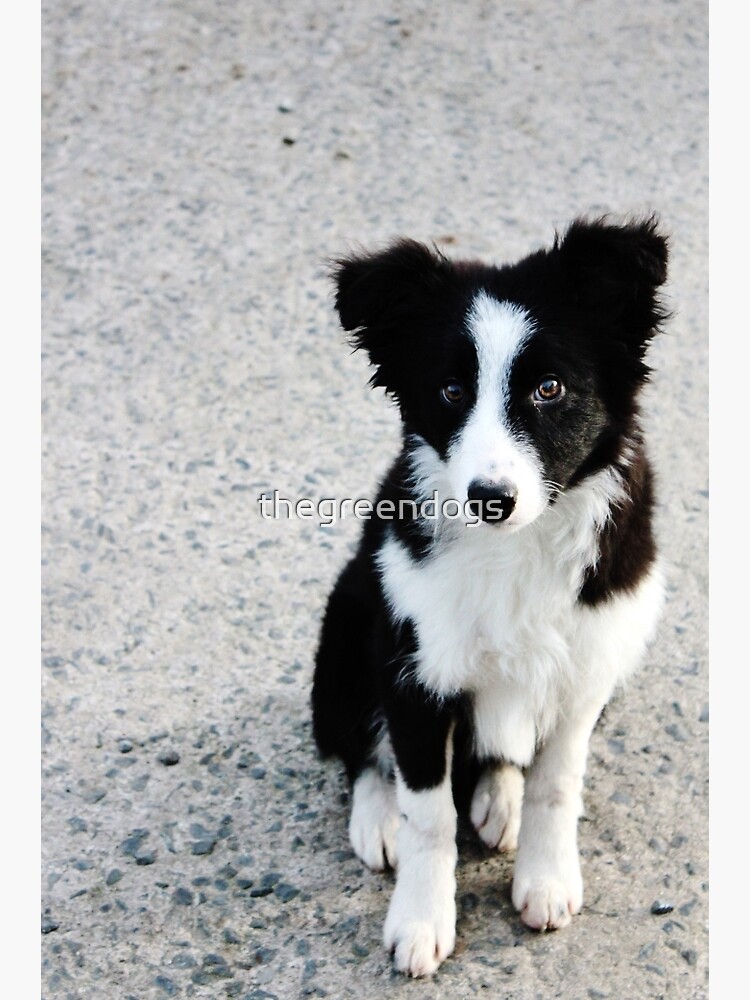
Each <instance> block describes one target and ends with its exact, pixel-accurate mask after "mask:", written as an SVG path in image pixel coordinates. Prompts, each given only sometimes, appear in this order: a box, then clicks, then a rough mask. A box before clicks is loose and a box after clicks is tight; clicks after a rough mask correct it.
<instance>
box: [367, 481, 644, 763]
mask: <svg viewBox="0 0 750 1000" xmlns="http://www.w3.org/2000/svg"><path fill="white" fill-rule="evenodd" d="M620 500H621V489H620V484H619V482H618V480H617V478H616V476H615V474H613V473H612V472H610V471H606V470H605V471H604V472H602V473H599V474H597V475H596V476H594V477H592V478H591V479H590V480H588V481H587V482H586V483H584V484H582V485H581V486H580V487H578V488H577V489H575V490H573V491H571V492H569V493H567V494H564V495H562V496H561V497H560V498H559V500H558V502H557V503H556V504H555V505H554V506H552V507H549V508H548V509H547V510H546V511H545V512H544V513H543V514H542V515H541V516H540V517H539V518H538V519H537V520H536V521H535V522H534V523H533V524H531V525H529V526H527V527H525V528H523V529H521V530H520V531H518V532H516V533H507V532H506V531H505V530H504V529H503V527H502V526H491V525H485V524H480V525H478V526H476V527H465V526H463V525H459V524H455V525H452V526H451V530H450V531H449V532H446V533H445V535H443V536H442V537H441V538H440V541H439V543H438V544H437V545H436V546H435V549H434V551H433V553H432V554H431V555H430V557H429V558H427V559H425V560H424V561H422V562H415V561H414V560H413V559H412V558H411V556H410V554H409V552H408V550H407V549H406V548H405V547H404V546H403V545H402V544H401V543H400V542H398V541H397V540H396V539H395V537H394V536H390V537H389V538H388V539H387V540H386V542H385V544H384V545H383V548H382V549H381V552H380V554H379V557H378V562H379V566H380V570H381V574H382V581H383V586H384V590H385V593H386V596H387V599H388V601H389V604H390V606H391V609H392V611H393V614H394V615H395V617H396V618H397V619H399V620H407V619H408V620H410V621H411V622H412V623H413V625H414V628H415V630H416V635H417V639H418V647H419V651H418V659H417V664H416V670H417V674H418V677H419V679H420V681H421V682H422V683H423V684H424V685H425V686H426V687H427V688H428V689H430V690H431V691H433V692H435V693H436V694H438V695H439V696H443V697H449V696H452V695H457V694H459V693H464V694H469V695H471V696H472V698H473V704H474V716H475V730H476V740H477V744H478V745H477V749H478V751H479V752H480V754H485V755H488V756H499V757H503V758H505V759H508V760H511V761H513V762H515V763H517V764H520V765H526V764H528V763H529V762H530V761H531V759H532V757H533V754H534V750H535V747H536V745H537V743H538V741H539V740H540V739H543V738H544V736H545V734H546V733H548V732H549V731H550V729H551V728H552V727H553V726H554V723H555V720H556V719H557V717H558V715H559V713H560V712H566V711H571V710H574V706H575V703H576V702H577V701H579V700H581V699H585V700H588V698H589V697H601V698H602V701H604V700H606V699H607V698H608V697H609V694H610V693H611V691H612V688H613V687H614V685H615V684H616V683H617V682H618V681H619V680H620V679H622V677H623V676H624V675H626V674H627V673H629V672H630V671H631V670H632V669H633V668H634V667H635V666H636V665H637V663H638V660H639V659H640V656H641V655H642V652H643V647H644V645H645V642H646V641H647V639H648V638H649V637H650V634H651V632H652V631H653V627H654V624H655V621H656V617H657V614H658V610H659V605H660V594H661V586H660V579H659V577H658V574H656V573H655V572H654V573H652V574H651V575H650V576H649V577H648V578H647V579H645V580H644V581H643V582H642V583H641V585H640V586H639V587H638V588H637V590H636V591H635V592H633V593H629V594H627V595H622V596H618V597H617V598H614V599H610V600H609V601H607V602H605V604H603V605H602V606H600V607H596V608H589V607H586V606H583V605H581V604H580V603H579V602H578V601H577V595H578V592H579V589H580V585H581V581H582V577H583V573H584V571H585V569H586V568H587V567H589V566H591V565H592V564H593V563H594V562H595V560H596V553H597V544H596V543H597V535H598V533H599V531H600V530H601V528H602V526H603V525H604V523H605V522H606V520H607V518H608V516H609V513H610V509H611V504H612V503H614V502H618V501H620Z"/></svg>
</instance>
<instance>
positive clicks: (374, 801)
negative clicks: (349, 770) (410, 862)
mask: <svg viewBox="0 0 750 1000" xmlns="http://www.w3.org/2000/svg"><path fill="white" fill-rule="evenodd" d="M352 800H353V801H352V815H351V818H350V820H349V840H350V841H351V845H352V847H353V848H354V852H355V854H356V855H357V856H358V857H359V858H361V859H362V861H364V863H365V864H366V865H367V866H368V868H372V869H373V871H382V870H383V869H384V868H385V866H386V865H387V864H388V865H390V866H391V868H395V867H396V834H397V832H398V827H399V819H400V818H399V813H398V806H397V805H396V790H395V787H394V786H393V784H392V783H391V782H388V781H386V779H385V778H383V777H382V775H381V774H380V773H379V772H378V771H377V770H376V769H375V768H368V769H367V770H365V771H363V772H362V774H360V776H359V777H358V778H357V780H356V782H355V784H354V790H353V793H352Z"/></svg>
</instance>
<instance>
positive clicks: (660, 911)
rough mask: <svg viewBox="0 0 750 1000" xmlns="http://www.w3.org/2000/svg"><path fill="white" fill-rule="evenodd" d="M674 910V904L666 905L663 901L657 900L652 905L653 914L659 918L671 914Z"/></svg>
mask: <svg viewBox="0 0 750 1000" xmlns="http://www.w3.org/2000/svg"><path fill="white" fill-rule="evenodd" d="M673 909H674V905H673V904H672V903H666V902H665V901H664V900H663V899H655V900H654V902H653V903H652V904H651V912H652V913H654V914H656V915H657V916H663V915H664V914H665V913H671V912H672V910H673Z"/></svg>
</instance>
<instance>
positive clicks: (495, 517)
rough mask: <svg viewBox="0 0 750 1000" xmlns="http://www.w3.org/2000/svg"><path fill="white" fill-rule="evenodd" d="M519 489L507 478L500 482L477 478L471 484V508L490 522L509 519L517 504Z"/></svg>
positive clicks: (478, 515)
mask: <svg viewBox="0 0 750 1000" xmlns="http://www.w3.org/2000/svg"><path fill="white" fill-rule="evenodd" d="M517 499H518V490H517V489H516V487H515V486H514V485H513V483H511V482H510V481H509V480H507V479H501V480H500V482H498V483H491V482H487V481H486V480H484V479H475V480H474V481H473V482H472V483H471V484H470V485H469V509H470V510H471V512H472V513H473V514H475V515H476V516H477V517H481V519H482V520H483V521H487V522H489V523H490V524H492V523H493V522H494V523H499V522H500V521H507V520H508V518H509V517H510V515H511V514H512V513H513V510H514V508H515V506H516V500H517Z"/></svg>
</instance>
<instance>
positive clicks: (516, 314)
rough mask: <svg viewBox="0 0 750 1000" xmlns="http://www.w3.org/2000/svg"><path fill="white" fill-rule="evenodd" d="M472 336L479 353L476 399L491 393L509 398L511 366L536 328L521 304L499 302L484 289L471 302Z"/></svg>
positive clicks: (469, 314) (504, 399) (468, 324)
mask: <svg viewBox="0 0 750 1000" xmlns="http://www.w3.org/2000/svg"><path fill="white" fill-rule="evenodd" d="M466 322H467V326H468V332H469V336H470V337H471V339H472V340H473V342H474V346H475V348H476V352H477V361H478V368H479V370H478V374H477V401H478V402H479V401H483V400H484V399H487V398H488V396H494V398H495V400H496V401H497V400H498V393H502V400H503V403H504V402H505V401H506V398H507V391H508V377H509V375H510V369H511V365H512V364H513V361H514V360H515V358H516V357H517V356H518V354H519V353H520V351H521V348H522V347H523V346H524V345H525V344H526V343H527V341H528V340H529V339H530V337H531V335H532V333H533V332H534V327H533V324H532V321H531V318H530V316H529V315H528V313H527V312H526V310H525V309H522V308H521V306H518V305H514V304H513V303H512V302H499V301H498V300H497V299H495V298H493V297H492V296H491V295H490V294H489V293H488V292H485V291H481V292H479V293H478V294H477V296H476V297H475V299H474V301H473V302H472V305H471V309H470V310H469V313H468V315H467V317H466Z"/></svg>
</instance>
